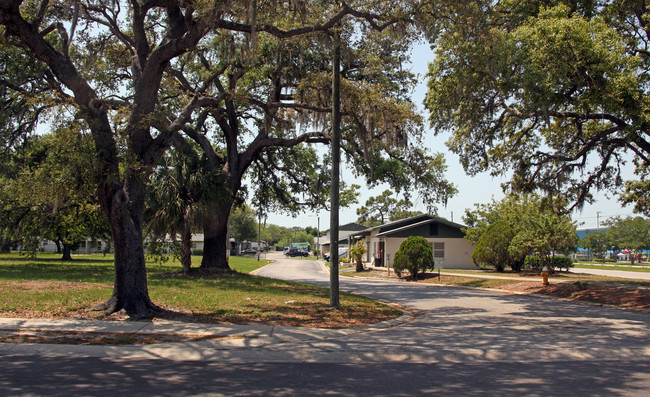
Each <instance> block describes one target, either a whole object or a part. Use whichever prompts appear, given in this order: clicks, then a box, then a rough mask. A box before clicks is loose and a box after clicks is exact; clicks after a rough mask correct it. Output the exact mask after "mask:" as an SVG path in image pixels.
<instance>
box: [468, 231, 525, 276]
mask: <svg viewBox="0 0 650 397" xmlns="http://www.w3.org/2000/svg"><path fill="white" fill-rule="evenodd" d="M514 236H515V233H514V231H513V230H512V228H511V227H510V225H508V224H507V223H506V222H504V221H498V222H495V223H493V224H491V225H490V226H488V228H487V229H486V230H485V232H484V233H483V234H482V235H481V237H480V238H479V239H478V243H477V244H476V248H475V249H474V252H473V253H472V261H474V263H475V264H477V265H486V266H491V267H494V268H495V269H496V271H497V272H503V271H504V270H505V268H506V266H507V265H510V266H511V267H512V269H513V270H514V271H518V270H521V264H522V263H523V258H522V260H515V259H514V257H513V256H512V255H510V253H509V252H508V248H509V247H510V241H512V239H513V237H514ZM524 256H525V255H524Z"/></svg>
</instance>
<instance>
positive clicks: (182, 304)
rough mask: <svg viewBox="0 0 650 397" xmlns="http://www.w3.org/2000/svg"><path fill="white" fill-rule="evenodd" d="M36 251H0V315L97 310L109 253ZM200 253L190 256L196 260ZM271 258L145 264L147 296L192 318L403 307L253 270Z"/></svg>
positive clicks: (325, 320)
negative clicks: (221, 267)
mask: <svg viewBox="0 0 650 397" xmlns="http://www.w3.org/2000/svg"><path fill="white" fill-rule="evenodd" d="M59 257H60V255H55V254H47V253H43V254H39V255H38V256H37V257H36V258H27V257H23V256H19V255H18V254H13V253H12V254H5V255H0V293H2V296H3V299H2V300H1V301H0V315H2V316H5V317H12V316H15V317H23V316H25V317H51V316H54V317H65V316H80V315H81V316H90V315H94V316H97V314H96V313H94V312H91V313H88V308H90V307H91V306H93V305H94V304H97V303H101V302H102V301H104V300H106V299H107V298H108V297H109V296H110V294H111V292H112V284H113V272H114V269H113V257H112V256H110V255H107V256H103V255H101V254H98V255H79V256H73V259H74V260H73V261H72V262H63V261H61V260H59ZM200 260H201V257H199V256H197V257H194V258H193V267H198V266H199V263H200ZM268 262H269V261H266V260H260V261H257V259H256V258H246V257H231V258H230V266H231V268H232V269H233V270H236V271H237V273H233V274H219V275H209V276H206V275H190V276H188V275H184V274H183V273H182V271H181V266H180V264H179V263H178V262H168V263H148V264H147V270H148V280H149V282H148V285H149V294H150V296H151V299H152V300H153V302H154V303H156V304H157V305H159V306H161V307H164V308H166V309H169V310H173V311H176V312H180V313H185V314H186V315H189V316H190V317H191V320H190V321H202V322H215V323H235V324H251V323H252V324H278V325H295V326H319V327H345V326H356V325H361V324H367V323H372V322H376V321H383V320H385V319H389V318H394V317H396V316H397V315H399V314H400V313H401V312H400V311H399V310H397V309H395V308H393V307H391V306H387V305H384V304H381V303H379V302H376V301H373V300H370V299H366V298H363V297H359V296H355V295H351V294H345V293H342V294H341V307H340V309H339V310H332V309H331V308H330V307H329V291H328V289H326V288H322V287H317V286H311V285H305V284H299V283H292V282H287V281H281V280H274V279H269V278H263V277H255V276H251V275H249V274H247V273H249V272H251V271H252V270H254V269H257V268H259V267H261V266H263V265H265V264H266V263H268Z"/></svg>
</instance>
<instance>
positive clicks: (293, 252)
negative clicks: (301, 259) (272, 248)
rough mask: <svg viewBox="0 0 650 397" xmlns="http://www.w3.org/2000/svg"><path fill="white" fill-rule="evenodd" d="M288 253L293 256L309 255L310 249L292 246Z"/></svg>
mask: <svg viewBox="0 0 650 397" xmlns="http://www.w3.org/2000/svg"><path fill="white" fill-rule="evenodd" d="M287 255H289V256H291V257H293V256H309V251H305V250H304V249H302V248H291V249H289V251H288V252H287Z"/></svg>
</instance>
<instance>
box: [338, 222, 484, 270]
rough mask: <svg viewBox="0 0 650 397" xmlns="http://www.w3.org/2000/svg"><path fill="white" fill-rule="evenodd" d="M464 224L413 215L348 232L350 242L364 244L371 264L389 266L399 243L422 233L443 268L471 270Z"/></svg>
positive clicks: (471, 248) (470, 258) (472, 263)
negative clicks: (360, 241) (361, 242)
mask: <svg viewBox="0 0 650 397" xmlns="http://www.w3.org/2000/svg"><path fill="white" fill-rule="evenodd" d="M463 227H464V226H463V225H460V224H458V223H454V222H450V221H448V220H446V219H444V218H439V217H434V216H431V215H417V216H414V217H411V218H406V219H401V220H399V221H394V222H390V223H386V224H383V225H380V226H376V227H371V228H368V229H365V230H363V231H360V232H356V233H352V234H351V235H350V237H351V238H352V239H353V240H354V241H358V240H362V241H364V242H365V243H366V249H367V254H366V261H367V262H369V263H370V264H372V265H374V266H380V267H386V265H387V263H388V264H389V265H390V266H391V267H392V260H393V258H395V253H396V252H397V250H399V246H400V244H402V242H403V241H404V240H406V239H407V238H408V237H410V236H422V237H424V238H426V239H427V241H428V242H429V244H431V247H432V248H433V256H434V259H435V260H436V264H437V265H440V266H442V268H444V269H475V268H476V266H475V265H474V262H472V252H474V244H471V243H470V242H468V241H467V240H466V239H465V233H463V231H462V228H463Z"/></svg>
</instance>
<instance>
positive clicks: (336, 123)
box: [330, 25, 341, 308]
mask: <svg viewBox="0 0 650 397" xmlns="http://www.w3.org/2000/svg"><path fill="white" fill-rule="evenodd" d="M333 50H334V51H333V54H332V192H331V198H330V201H331V206H332V209H331V212H330V306H331V307H335V308H338V307H339V167H340V162H341V70H340V69H341V32H340V25H339V26H337V27H335V28H334V49H333Z"/></svg>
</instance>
